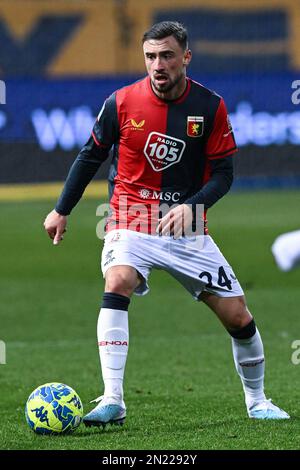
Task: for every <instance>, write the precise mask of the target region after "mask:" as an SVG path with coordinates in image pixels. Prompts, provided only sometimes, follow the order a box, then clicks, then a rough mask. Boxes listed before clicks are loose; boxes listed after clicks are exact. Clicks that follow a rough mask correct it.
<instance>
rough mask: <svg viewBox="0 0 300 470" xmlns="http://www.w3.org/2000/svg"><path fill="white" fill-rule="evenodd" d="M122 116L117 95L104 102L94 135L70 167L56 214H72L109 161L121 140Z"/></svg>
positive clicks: (93, 131)
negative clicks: (100, 169) (87, 187)
mask: <svg viewBox="0 0 300 470" xmlns="http://www.w3.org/2000/svg"><path fill="white" fill-rule="evenodd" d="M118 134H119V131H118V116H117V107H116V99H115V94H113V95H111V96H110V97H109V98H108V99H107V100H106V101H105V103H104V105H103V107H102V109H101V111H100V113H99V115H98V118H97V120H96V122H95V125H94V127H93V130H92V134H91V136H90V138H89V140H88V141H87V143H86V144H85V145H84V146H83V148H82V149H81V150H80V152H79V154H78V155H77V158H76V160H75V161H74V163H73V165H72V166H71V168H70V171H69V174H68V176H67V179H66V182H65V185H64V188H63V191H62V193H61V195H60V197H59V199H58V201H57V204H56V207H55V209H56V211H57V212H58V213H59V214H62V215H69V214H70V213H71V211H72V209H73V208H74V207H75V206H76V204H77V203H78V201H79V200H80V198H81V196H82V195H83V193H84V190H85V188H86V186H87V185H88V184H89V182H90V181H91V179H92V178H93V177H94V176H95V174H96V173H97V170H98V169H99V167H100V166H101V164H102V163H103V162H104V161H105V160H106V159H107V157H108V155H109V150H110V148H111V147H112V145H113V144H114V143H115V142H116V141H117V139H118Z"/></svg>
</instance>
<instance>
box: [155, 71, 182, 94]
mask: <svg viewBox="0 0 300 470" xmlns="http://www.w3.org/2000/svg"><path fill="white" fill-rule="evenodd" d="M183 77H184V73H183V72H182V73H181V74H180V75H178V77H176V78H175V79H174V80H173V81H170V82H169V83H163V84H161V85H158V86H156V84H155V80H154V79H152V80H151V83H152V87H153V88H154V90H155V91H157V92H158V93H168V92H169V91H171V90H173V88H174V87H175V86H176V85H178V83H179V82H180V80H182V78H183Z"/></svg>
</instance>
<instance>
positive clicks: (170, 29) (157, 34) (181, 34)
mask: <svg viewBox="0 0 300 470" xmlns="http://www.w3.org/2000/svg"><path fill="white" fill-rule="evenodd" d="M168 36H174V38H175V39H176V41H177V42H178V44H179V45H180V46H181V48H182V49H183V50H184V51H185V50H186V49H187V47H188V37H187V30H186V28H185V27H184V26H183V24H181V23H178V21H161V22H160V23H156V24H154V25H153V26H151V28H150V29H149V30H148V31H146V32H145V33H144V36H143V40H142V43H143V44H144V42H145V41H149V39H163V38H166V37H168Z"/></svg>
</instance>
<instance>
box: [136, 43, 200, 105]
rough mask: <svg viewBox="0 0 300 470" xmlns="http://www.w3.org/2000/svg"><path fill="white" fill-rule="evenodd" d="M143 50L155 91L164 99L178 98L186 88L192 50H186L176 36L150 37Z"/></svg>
mask: <svg viewBox="0 0 300 470" xmlns="http://www.w3.org/2000/svg"><path fill="white" fill-rule="evenodd" d="M143 50H144V57H145V63H146V68H147V72H148V75H149V76H150V79H151V83H152V87H153V90H154V92H155V93H156V94H157V95H158V96H159V97H160V98H163V99H176V98H178V97H179V96H180V95H181V94H182V93H183V92H184V89H185V77H186V66H187V65H188V64H189V63H190V60H191V56H192V55H191V51H190V50H186V51H184V50H183V49H182V48H181V46H180V45H179V44H178V42H177V41H176V39H175V38H174V36H168V37H166V38H163V39H149V41H145V42H144V45H143Z"/></svg>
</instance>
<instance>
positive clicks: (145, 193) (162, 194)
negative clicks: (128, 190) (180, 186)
mask: <svg viewBox="0 0 300 470" xmlns="http://www.w3.org/2000/svg"><path fill="white" fill-rule="evenodd" d="M138 193H139V195H140V196H141V198H142V199H152V200H158V201H166V202H169V201H172V202H178V201H179V199H180V193H179V192H174V193H173V192H172V191H150V189H146V188H143V189H140V190H139V192H138Z"/></svg>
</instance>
